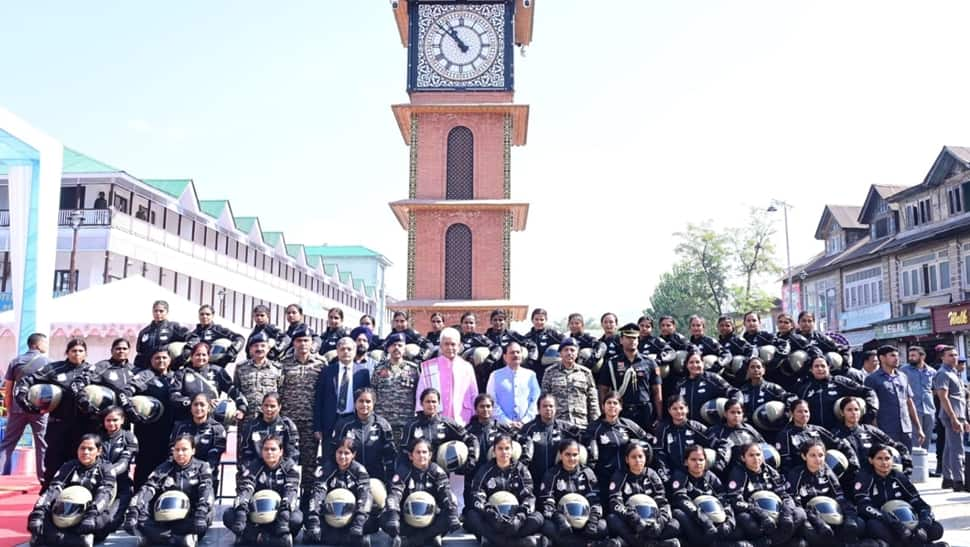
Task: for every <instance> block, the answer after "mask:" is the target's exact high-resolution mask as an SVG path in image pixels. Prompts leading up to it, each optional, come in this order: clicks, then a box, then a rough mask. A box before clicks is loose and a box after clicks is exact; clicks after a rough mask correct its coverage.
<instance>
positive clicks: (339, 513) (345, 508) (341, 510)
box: [325, 501, 356, 518]
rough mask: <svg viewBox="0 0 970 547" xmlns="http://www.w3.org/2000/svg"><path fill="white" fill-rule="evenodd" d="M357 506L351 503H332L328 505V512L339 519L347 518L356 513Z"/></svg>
mask: <svg viewBox="0 0 970 547" xmlns="http://www.w3.org/2000/svg"><path fill="white" fill-rule="evenodd" d="M355 506H356V504H354V503H351V502H349V501H331V502H328V503H327V505H326V508H325V510H326V512H327V513H329V514H331V515H333V516H335V517H337V518H340V517H346V516H348V515H352V514H353V513H354V508H355Z"/></svg>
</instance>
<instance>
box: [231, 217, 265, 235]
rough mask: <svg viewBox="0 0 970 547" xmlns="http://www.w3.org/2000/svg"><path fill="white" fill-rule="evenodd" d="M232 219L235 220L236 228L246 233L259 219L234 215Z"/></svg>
mask: <svg viewBox="0 0 970 547" xmlns="http://www.w3.org/2000/svg"><path fill="white" fill-rule="evenodd" d="M234 220H235V221H236V229H237V230H239V231H240V232H246V233H247V234H248V233H249V232H250V230H252V229H253V226H254V225H255V224H256V221H257V220H259V219H258V218H257V217H236V218H235V219H234Z"/></svg>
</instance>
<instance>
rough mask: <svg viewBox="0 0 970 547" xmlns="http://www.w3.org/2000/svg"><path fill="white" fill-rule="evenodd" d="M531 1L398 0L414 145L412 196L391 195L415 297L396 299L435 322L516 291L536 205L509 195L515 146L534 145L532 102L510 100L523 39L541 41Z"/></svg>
mask: <svg viewBox="0 0 970 547" xmlns="http://www.w3.org/2000/svg"><path fill="white" fill-rule="evenodd" d="M534 4H535V2H534V0H399V1H396V0H391V5H392V7H393V9H394V17H395V21H396V22H397V28H398V33H399V34H400V37H401V42H402V44H403V45H404V46H405V47H407V48H408V74H407V83H408V85H407V89H408V94H409V96H410V101H409V102H408V103H405V104H396V105H393V106H392V107H391V109H392V111H393V113H394V118H395V120H396V121H397V124H398V128H399V129H400V131H401V136H402V137H403V138H404V143H405V144H406V145H408V146H409V147H410V169H409V172H408V182H409V184H408V198H407V199H404V200H400V201H395V202H392V203H391V204H390V206H391V210H392V211H393V212H394V215H395V216H396V217H397V220H398V222H400V224H401V227H403V228H404V229H405V230H407V232H408V270H407V299H406V300H404V301H400V302H396V303H393V304H389V306H388V307H390V308H391V309H393V310H395V311H397V310H403V311H406V312H408V313H409V315H410V316H411V319H412V324H413V325H414V328H416V329H417V330H419V331H421V332H425V331H427V330H429V328H430V325H431V322H430V316H431V314H432V313H434V312H439V313H441V314H442V315H444V318H445V325H453V324H457V323H458V322H459V318H460V316H461V314H462V313H464V312H466V311H472V312H475V313H476V314H477V315H478V316H479V320H480V321H484V322H487V320H488V314H489V313H491V311H492V310H495V309H501V310H505V311H506V312H507V314H508V316H509V319H510V320H522V319H525V316H526V313H527V306H526V305H525V304H524V303H515V302H513V301H512V300H511V286H510V273H511V264H510V255H511V248H510V246H511V233H512V232H513V231H521V230H524V229H525V225H526V220H527V217H528V213H529V204H528V203H526V202H522V201H515V200H513V199H512V184H511V183H512V179H511V160H512V146H522V145H524V144H525V142H526V135H527V132H528V121H529V107H528V105H522V104H515V102H514V99H513V76H514V71H513V68H514V63H513V60H514V59H513V56H514V51H515V50H514V46H523V47H524V46H526V45H528V44H529V43H530V42H531V40H532V21H533V10H534Z"/></svg>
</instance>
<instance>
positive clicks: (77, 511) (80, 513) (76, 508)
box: [51, 485, 94, 528]
mask: <svg viewBox="0 0 970 547" xmlns="http://www.w3.org/2000/svg"><path fill="white" fill-rule="evenodd" d="M93 500H94V497H93V496H92V495H91V491H90V490H88V489H87V488H85V487H83V486H79V485H74V486H68V487H67V488H65V489H64V490H62V491H61V493H60V494H59V495H58V496H57V501H55V502H54V507H53V508H52V509H51V520H52V521H53V522H54V526H57V527H58V528H70V527H71V526H75V525H77V524H78V523H79V522H81V519H83V518H84V513H85V512H87V510H88V507H90V505H91V502H92V501H93Z"/></svg>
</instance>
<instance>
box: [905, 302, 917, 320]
mask: <svg viewBox="0 0 970 547" xmlns="http://www.w3.org/2000/svg"><path fill="white" fill-rule="evenodd" d="M902 312H903V317H906V316H907V315H913V314H914V313H916V303H915V302H910V303H909V304H903V309H902Z"/></svg>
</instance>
